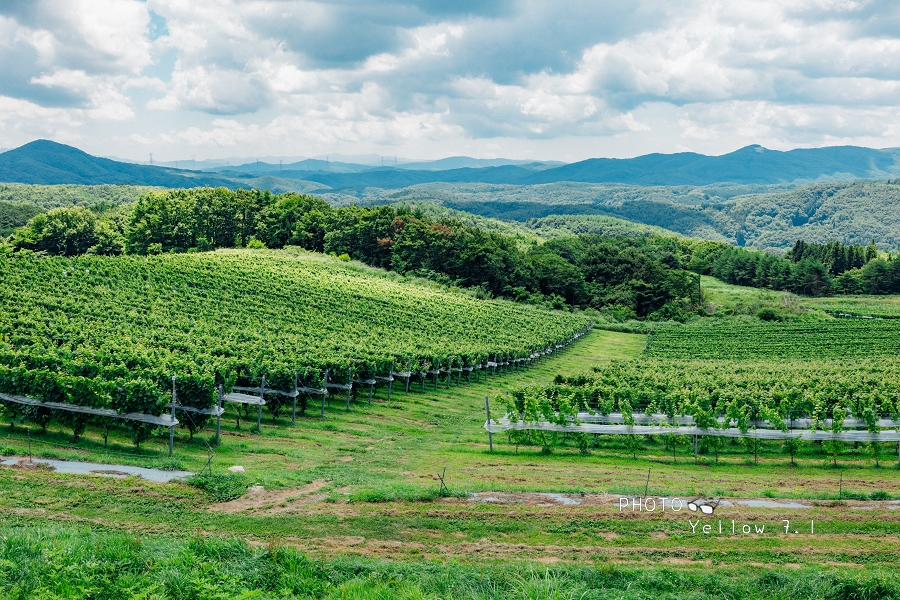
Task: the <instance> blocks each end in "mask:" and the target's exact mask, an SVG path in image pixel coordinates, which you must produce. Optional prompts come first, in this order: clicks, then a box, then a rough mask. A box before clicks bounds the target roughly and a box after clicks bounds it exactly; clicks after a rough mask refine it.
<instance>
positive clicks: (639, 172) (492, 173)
mask: <svg viewBox="0 0 900 600" xmlns="http://www.w3.org/2000/svg"><path fill="white" fill-rule="evenodd" d="M260 176H267V177H277V178H278V179H279V180H283V181H288V180H294V181H304V182H314V183H315V184H318V185H312V186H311V187H312V188H313V189H314V188H316V187H322V188H325V187H327V188H331V190H350V189H356V190H359V189H364V188H370V187H373V188H382V189H399V188H404V187H408V186H412V185H419V184H424V183H442V182H443V183H489V184H512V185H535V184H546V183H557V182H565V181H570V182H584V183H620V184H632V185H642V186H647V185H652V186H661V185H662V186H667V185H668V186H671V185H709V184H713V183H722V182H724V183H737V184H755V185H769V184H778V183H803V182H815V181H850V180H854V179H885V178H890V177H896V176H900V149H886V150H875V149H871V148H861V147H856V146H835V147H829V148H813V149H798V150H790V151H787V152H781V151H777V150H768V149H765V148H763V147H761V146H748V147H746V148H741V149H740V150H737V151H735V152H731V153H728V154H724V155H721V156H705V155H702V154H696V153H693V152H682V153H677V154H648V155H645V156H639V157H636V158H630V159H613V158H594V159H588V160H584V161H580V162H576V163H572V164H560V163H553V162H529V161H517V160H507V159H473V158H469V157H451V158H447V159H442V160H439V161H428V162H420V163H406V164H400V165H396V166H394V165H386V166H384V167H381V166H378V167H372V166H369V165H362V164H357V163H348V162H341V161H330V160H329V161H322V160H317V159H306V160H304V161H299V162H296V163H291V164H287V165H284V164H271V163H264V162H251V163H246V164H243V165H240V166H235V167H230V166H226V167H221V166H219V167H215V168H214V169H213V170H212V171H192V170H187V169H175V168H171V167H160V166H151V165H139V164H134V163H127V162H120V161H115V160H110V159H106V158H99V157H96V156H91V155H89V154H87V153H85V152H82V151H81V150H78V149H77V148H73V147H71V146H66V145H64V144H58V143H55V142H52V141H48V140H37V141H34V142H31V143H28V144H25V145H24V146H21V147H19V148H16V149H14V150H9V151H7V152H4V153H3V154H0V181H2V182H7V183H37V184H62V183H74V184H82V185H98V184H111V183H116V184H138V185H155V186H165V187H176V188H185V187H196V186H202V185H210V186H224V187H229V188H236V187H259V186H258V185H256V184H258V183H260V182H258V181H254V178H258V177H260ZM287 187H292V186H290V185H288V186H287Z"/></svg>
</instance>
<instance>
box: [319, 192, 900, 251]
mask: <svg viewBox="0 0 900 600" xmlns="http://www.w3.org/2000/svg"><path fill="white" fill-rule="evenodd" d="M321 195H322V197H324V198H326V199H327V200H329V201H330V202H335V203H336V204H345V203H348V202H349V201H352V200H356V201H359V200H358V199H354V198H350V197H348V196H342V195H339V194H331V193H324V194H321ZM401 199H402V200H404V201H408V202H410V201H418V202H422V201H428V202H431V203H434V204H441V205H443V206H446V207H448V208H453V209H456V210H462V211H466V212H470V213H474V214H477V215H481V216H484V217H491V218H495V219H503V220H510V221H519V222H522V223H526V224H527V223H528V222H529V220H532V219H541V218H543V217H548V216H551V215H552V216H556V217H555V218H554V219H550V220H549V221H547V222H544V223H540V224H539V225H540V231H538V230H536V231H535V233H538V234H539V235H541V236H543V237H555V236H554V235H553V233H552V229H553V227H554V226H555V225H554V223H555V224H556V225H558V226H559V227H563V228H564V229H565V230H568V231H569V232H589V231H591V230H592V227H593V226H594V223H592V221H593V220H595V219H596V216H589V217H587V216H586V217H585V218H584V219H580V218H579V215H602V216H607V217H616V218H618V219H625V220H627V221H631V222H633V223H640V224H643V225H650V226H655V227H662V228H665V229H667V230H670V231H675V232H677V233H680V234H682V235H686V236H689V237H694V238H700V239H709V240H718V241H723V242H728V243H731V244H735V245H739V246H746V247H750V248H756V249H761V250H774V251H778V252H783V251H784V250H787V249H788V248H789V247H791V245H793V243H794V242H796V241H797V240H798V239H802V240H804V241H807V242H819V243H824V242H826V241H828V240H830V239H835V240H838V241H840V242H842V243H845V244H868V243H869V242H870V241H872V240H873V239H874V240H875V241H876V242H877V243H878V245H879V247H881V248H884V249H888V250H900V180H889V181H854V182H836V183H816V184H811V185H805V186H799V187H794V186H776V187H775V189H774V190H773V189H772V188H771V187H767V186H751V185H744V186H741V185H710V186H655V187H641V186H629V185H620V184H589V183H554V184H545V185H532V186H500V185H479V184H465V185H451V184H431V185H428V186H419V187H413V188H407V189H405V190H395V191H392V192H390V193H385V194H383V195H382V196H375V197H374V198H370V199H369V201H370V202H372V203H375V204H378V203H382V202H391V203H393V202H397V201H398V200H401ZM559 215H566V219H565V222H564V223H563V222H562V220H560V219H559V218H558V216H559ZM579 221H582V222H579Z"/></svg>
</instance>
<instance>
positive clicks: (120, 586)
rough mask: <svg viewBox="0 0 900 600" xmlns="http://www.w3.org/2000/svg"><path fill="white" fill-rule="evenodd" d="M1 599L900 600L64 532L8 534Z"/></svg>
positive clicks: (832, 582)
mask: <svg viewBox="0 0 900 600" xmlns="http://www.w3.org/2000/svg"><path fill="white" fill-rule="evenodd" d="M0 534H2V536H3V537H2V541H0V591H2V592H3V596H4V598H9V599H10V600H14V599H15V600H18V599H22V600H25V599H29V600H34V599H46V600H49V599H57V598H66V599H70V598H92V599H97V600H101V599H122V598H132V599H137V598H141V599H147V600H151V599H164V598H179V599H182V598H183V599H188V598H190V599H198V600H201V599H202V600H207V599H210V600H212V599H226V598H228V599H231V598H255V599H264V598H326V599H357V600H369V599H372V600H375V599H378V600H381V599H384V600H387V599H400V600H414V599H415V600H418V599H431V598H433V599H438V598H441V599H453V598H467V599H485V600H487V599H501V598H503V599H505V598H524V599H534V600H537V599H552V600H568V599H576V598H577V599H584V600H588V599H600V598H604V599H605V598H610V599H611V598H620V599H621V598H648V597H652V598H660V599H668V598H672V599H676V598H677V599H681V598H685V597H690V598H694V599H698V600H700V599H704V598H766V599H773V600H775V599H781V598H784V599H795V598H834V599H844V598H846V599H851V598H852V599H858V600H866V599H870V598H871V599H873V600H874V599H881V598H896V597H900V576H898V575H897V574H896V572H891V571H888V570H886V569H885V570H873V571H866V572H846V571H843V572H842V571H840V570H838V569H834V568H831V569H816V570H812V569H788V568H780V569H773V570H769V571H765V572H760V571H759V570H758V569H755V568H753V567H742V568H725V569H718V570H716V571H712V570H701V569H694V570H686V569H677V570H676V569H647V568H621V567H618V566H615V565H612V566H610V565H605V566H555V567H546V566H542V565H536V564H529V565H526V564H508V565H505V566H494V567H484V566H476V565H472V564H467V563H466V562H453V563H447V564H434V563H418V564H408V563H397V562H385V561H380V560H372V559H360V558H338V559H333V560H327V561H322V560H314V559H309V558H307V557H306V556H304V555H303V554H301V553H299V552H297V551H295V550H293V549H291V548H287V547H283V546H278V545H270V546H266V547H251V546H248V545H247V544H245V543H243V542H241V541H239V540H234V539H219V538H208V537H202V536H194V537H171V536H140V535H136V534H132V533H125V534H122V533H97V532H95V531H91V530H90V529H87V528H84V527H76V526H71V525H63V526H59V525H54V526H42V527H33V528H27V529H23V528H16V527H4V528H2V529H0Z"/></svg>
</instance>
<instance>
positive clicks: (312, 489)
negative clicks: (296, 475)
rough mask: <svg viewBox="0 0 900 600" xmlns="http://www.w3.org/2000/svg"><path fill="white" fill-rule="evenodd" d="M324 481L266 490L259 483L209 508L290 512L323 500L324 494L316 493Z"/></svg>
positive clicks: (232, 510)
mask: <svg viewBox="0 0 900 600" xmlns="http://www.w3.org/2000/svg"><path fill="white" fill-rule="evenodd" d="M325 485H326V482H325V481H324V480H322V479H317V480H316V481H313V482H312V483H309V484H307V485H305V486H303V487H299V488H288V489H286V490H267V489H265V488H264V487H262V486H261V485H258V486H253V487H252V488H250V489H249V490H247V493H246V494H244V495H243V496H241V497H240V498H237V499H235V500H231V501H230V502H223V503H221V504H213V505H211V506H210V507H209V508H210V510H213V511H216V512H225V513H238V512H244V511H247V512H251V513H255V514H277V513H283V512H291V511H292V510H294V509H298V508H301V507H303V506H306V505H307V504H311V503H313V502H319V501H322V500H324V499H325V498H326V497H327V496H326V494H316V492H318V491H319V490H321V489H322V488H323V487H325Z"/></svg>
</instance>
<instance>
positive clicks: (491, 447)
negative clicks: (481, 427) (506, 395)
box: [484, 396, 494, 452]
mask: <svg viewBox="0 0 900 600" xmlns="http://www.w3.org/2000/svg"><path fill="white" fill-rule="evenodd" d="M484 412H485V414H487V424H488V447H489V451H490V452H493V451H494V434H493V433H491V430H490V426H491V401H490V399H489V397H488V396H485V397H484Z"/></svg>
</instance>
